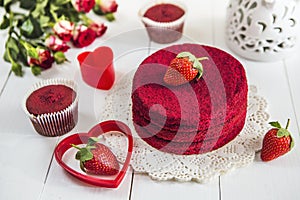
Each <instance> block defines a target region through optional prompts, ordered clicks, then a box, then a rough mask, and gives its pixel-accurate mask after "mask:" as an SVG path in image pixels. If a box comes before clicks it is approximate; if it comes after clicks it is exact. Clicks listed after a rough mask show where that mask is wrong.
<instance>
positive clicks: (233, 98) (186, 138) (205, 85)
mask: <svg viewBox="0 0 300 200" xmlns="http://www.w3.org/2000/svg"><path fill="white" fill-rule="evenodd" d="M183 51H189V52H191V53H192V54H194V55H195V56H196V57H198V58H199V57H205V56H206V57H209V60H204V61H201V63H202V64H203V68H204V74H203V76H202V78H201V79H200V80H199V81H196V80H193V81H191V82H190V83H189V84H184V85H181V86H177V87H170V86H168V85H166V84H165V83H164V82H163V76H164V74H165V72H166V70H167V68H168V65H169V63H170V62H171V60H172V59H173V58H175V57H176V55H177V54H178V53H180V52H183ZM247 92H248V86H247V80H246V76H245V71H244V68H243V66H242V65H241V63H239V62H238V61H237V60H236V59H235V58H233V57H232V56H231V55H229V54H228V53H226V52H224V51H221V50H219V49H217V48H214V47H209V46H201V45H197V44H183V45H174V46H171V47H167V48H165V49H162V50H159V51H157V52H155V53H154V54H152V55H151V56H149V57H148V58H146V59H145V60H144V61H143V62H142V63H141V64H140V66H139V68H138V70H137V71H136V74H135V76H134V80H133V90H132V112H133V121H134V123H135V124H134V125H135V127H136V130H137V133H138V134H139V135H140V136H141V137H142V138H143V137H145V134H146V135H148V138H145V139H144V140H145V141H146V142H148V143H149V144H150V145H151V146H153V147H155V148H157V149H161V150H162V151H166V152H169V153H175V154H195V153H197V154H198V153H205V152H208V151H211V150H214V149H218V148H220V147H221V146H223V145H225V144H226V143H228V142H229V141H231V140H232V139H234V138H235V137H236V136H237V135H238V134H239V132H240V131H241V129H242V128H243V126H244V123H245V117H246V109H247ZM157 105H160V106H157ZM170 141H172V142H170ZM169 143H170V144H169ZM173 143H174V145H175V146H174V145H173ZM187 143H190V144H191V145H186V144H187ZM166 144H169V145H167V146H168V147H169V148H162V147H163V146H166ZM180 144H181V146H183V147H182V148H181V146H180ZM171 147H172V148H171ZM185 148H186V149H185Z"/></svg>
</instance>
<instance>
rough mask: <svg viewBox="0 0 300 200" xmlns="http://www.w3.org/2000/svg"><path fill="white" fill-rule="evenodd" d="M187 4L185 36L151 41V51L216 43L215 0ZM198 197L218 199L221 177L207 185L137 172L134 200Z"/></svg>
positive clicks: (187, 2) (190, 1) (133, 189)
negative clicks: (153, 176) (213, 17)
mask: <svg viewBox="0 0 300 200" xmlns="http://www.w3.org/2000/svg"><path fill="white" fill-rule="evenodd" d="M185 4H186V5H187V6H188V14H187V18H186V21H185V27H184V32H183V37H182V38H181V39H180V40H179V41H176V42H174V43H171V44H158V43H155V42H151V51H150V53H153V52H155V51H157V50H158V49H161V48H164V47H166V46H170V45H172V44H182V43H204V44H212V43H213V37H212V24H211V21H212V13H211V9H212V7H211V1H192V0H187V1H185ZM194 197H201V198H202V199H218V198H219V181H218V179H215V180H213V181H212V182H210V183H207V184H199V183H195V182H187V183H181V182H176V181H163V182H159V181H154V180H151V178H149V177H148V176H146V175H144V174H140V173H135V174H134V182H133V186H132V195H131V199H145V200H146V199H192V198H194Z"/></svg>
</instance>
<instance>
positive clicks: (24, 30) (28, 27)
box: [21, 18, 34, 37]
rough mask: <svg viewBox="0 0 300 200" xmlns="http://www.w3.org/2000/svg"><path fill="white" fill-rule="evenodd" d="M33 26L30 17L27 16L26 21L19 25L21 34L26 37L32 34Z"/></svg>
mask: <svg viewBox="0 0 300 200" xmlns="http://www.w3.org/2000/svg"><path fill="white" fill-rule="evenodd" d="M33 31H34V26H33V24H32V21H31V20H30V18H28V19H27V20H26V21H24V22H23V24H22V26H21V34H22V35H24V36H25V37H28V36H30V35H32V34H33Z"/></svg>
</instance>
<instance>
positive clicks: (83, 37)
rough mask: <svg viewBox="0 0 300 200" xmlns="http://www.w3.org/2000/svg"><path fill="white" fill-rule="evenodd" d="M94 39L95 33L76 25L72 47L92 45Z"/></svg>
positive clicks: (83, 26)
mask: <svg viewBox="0 0 300 200" xmlns="http://www.w3.org/2000/svg"><path fill="white" fill-rule="evenodd" d="M96 37H97V35H96V32H95V31H93V30H92V29H90V28H88V27H86V26H85V25H78V26H77V27H76V28H75V31H74V34H73V40H72V41H73V44H74V46H76V47H79V48H81V47H85V46H88V45H90V44H91V43H93V42H94V40H95V39H96Z"/></svg>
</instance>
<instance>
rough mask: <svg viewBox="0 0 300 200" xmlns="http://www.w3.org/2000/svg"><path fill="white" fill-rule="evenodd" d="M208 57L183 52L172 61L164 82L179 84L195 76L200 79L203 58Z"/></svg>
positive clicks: (173, 84)
mask: <svg viewBox="0 0 300 200" xmlns="http://www.w3.org/2000/svg"><path fill="white" fill-rule="evenodd" d="M207 59H208V58H207V57H202V58H196V57H195V56H194V55H193V54H192V53H190V52H181V53H179V54H178V55H177V56H176V58H174V59H173V60H172V61H171V62H170V66H169V67H168V69H167V72H166V74H165V76H164V82H165V83H167V84H168V85H171V86H178V85H182V84H185V83H188V82H190V81H191V80H193V79H194V78H197V79H200V78H201V76H202V73H203V66H202V64H201V63H200V61H201V60H207Z"/></svg>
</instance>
